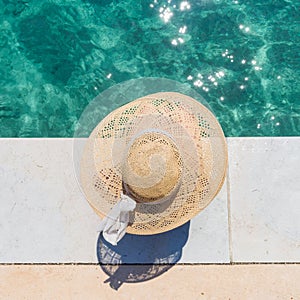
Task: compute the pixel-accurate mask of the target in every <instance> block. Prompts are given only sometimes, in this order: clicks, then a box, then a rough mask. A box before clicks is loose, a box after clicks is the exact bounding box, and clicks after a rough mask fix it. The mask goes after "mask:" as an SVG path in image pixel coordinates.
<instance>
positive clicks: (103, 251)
mask: <svg viewBox="0 0 300 300" xmlns="http://www.w3.org/2000/svg"><path fill="white" fill-rule="evenodd" d="M189 228H190V222H187V223H185V224H184V225H181V226H180V227H178V228H175V229H173V230H170V231H167V232H163V233H160V234H155V235H135V234H126V235H125V236H124V237H123V239H122V240H121V241H120V242H119V243H118V245H117V246H113V245H111V244H110V243H108V242H107V241H106V240H105V239H104V238H103V236H102V233H100V234H99V238H98V242H97V257H98V262H99V264H100V266H101V268H102V270H103V271H104V272H105V273H106V274H107V275H108V276H109V278H108V279H107V280H105V281H104V282H105V283H108V282H109V284H110V287H111V288H113V289H115V290H118V289H119V287H120V286H121V285H122V284H123V283H124V282H128V283H134V282H142V281H146V280H150V279H152V278H155V277H157V276H159V275H161V274H163V273H165V272H166V271H168V270H169V269H170V268H171V267H172V266H173V265H175V264H176V263H177V262H178V261H179V260H180V258H181V255H182V248H183V247H184V245H185V244H186V242H187V239H188V235H189Z"/></svg>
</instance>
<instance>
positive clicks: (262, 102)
mask: <svg viewBox="0 0 300 300" xmlns="http://www.w3.org/2000/svg"><path fill="white" fill-rule="evenodd" d="M299 4H300V1H298V0H297V1H296V0H294V1H293V0H290V1H288V0H285V1H284V0H272V1H271V0H264V1H262V0H261V1H254V0H253V1H243V0H235V1H232V0H190V1H175V0H166V1H160V0H157V1H156V0H150V1H148V0H144V1H141V0H140V1H137V0H122V1H109V0H104V1H100V0H99V1H97V0H74V1H61V0H56V1H50V0H47V1H38V0H2V1H0V62H1V68H0V136H2V137H41V136H43V137H54V136H55V137H71V136H73V133H74V128H75V126H76V123H77V121H78V120H79V118H80V115H81V113H82V112H83V110H84V108H85V107H86V106H87V104H88V103H89V102H90V101H92V100H93V98H94V97H95V96H96V95H97V94H99V93H100V92H102V91H104V90H105V89H107V88H109V87H112V86H114V85H115V84H116V83H120V82H123V81H125V80H129V79H133V78H140V77H162V78H168V79H172V80H176V81H178V82H181V83H186V84H189V85H190V86H191V87H193V88H194V89H195V90H196V91H197V92H198V93H200V94H201V95H202V96H203V97H204V98H205V99H206V101H207V102H208V103H209V105H210V106H211V108H212V109H213V111H214V113H215V114H216V116H217V118H218V119H219V121H220V123H221V125H222V127H223V129H224V132H225V134H226V135H227V136H279V135H280V136H283V135H286V136H287V135H300V84H299V75H300V74H299V73H300V71H299V69H300V68H299V67H300V57H299V53H300V51H299V45H300V29H299V7H300V5H299ZM106 105H107V107H109V106H110V103H106Z"/></svg>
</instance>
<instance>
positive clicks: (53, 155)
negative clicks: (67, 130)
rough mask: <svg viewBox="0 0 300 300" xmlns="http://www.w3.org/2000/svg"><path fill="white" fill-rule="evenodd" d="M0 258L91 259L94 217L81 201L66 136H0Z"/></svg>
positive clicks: (1, 259) (93, 259)
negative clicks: (53, 137)
mask: <svg viewBox="0 0 300 300" xmlns="http://www.w3.org/2000/svg"><path fill="white" fill-rule="evenodd" d="M0 153H1V154H0V184H1V196H0V203H1V210H0V241H1V242H0V262H2V263H10V262H12V263H14V262H22V263H23V262H26V263H30V262H37V263H40V262H43V263H49V262H51V263H56V262H91V261H95V260H96V254H95V240H96V238H97V232H96V230H97V226H98V224H99V219H98V217H97V216H96V215H95V214H94V212H93V210H92V209H91V208H90V206H89V205H88V204H87V202H86V201H85V200H84V198H83V196H82V194H81V192H80V189H79V187H78V185H77V183H76V180H75V176H74V171H73V163H72V139H0Z"/></svg>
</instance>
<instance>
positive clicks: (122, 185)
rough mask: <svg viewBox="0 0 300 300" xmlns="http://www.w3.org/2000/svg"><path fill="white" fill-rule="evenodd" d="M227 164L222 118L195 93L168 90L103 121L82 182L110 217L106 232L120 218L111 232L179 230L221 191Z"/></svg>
mask: <svg viewBox="0 0 300 300" xmlns="http://www.w3.org/2000/svg"><path fill="white" fill-rule="evenodd" d="M226 166H227V147H226V142H225V138H224V134H223V131H222V129H221V126H220V125H219V123H218V121H217V120H216V118H215V117H214V115H213V114H212V113H211V112H210V111H209V110H208V109H207V108H206V107H205V106H203V105H202V104H200V103H199V102H198V101H196V100H194V99H193V98H191V97H188V96H185V95H183V94H179V93H172V92H167V93H165V92H164V93H157V94H152V95H148V96H145V97H142V98H139V99H137V100H135V101H132V102H130V103H128V104H126V105H124V106H122V107H119V108H118V109H116V110H114V111H113V112H112V113H110V114H109V115H108V116H106V117H105V118H104V119H103V120H102V121H101V122H100V123H99V124H98V125H97V126H96V128H95V129H94V130H93V132H92V133H91V135H90V137H89V139H88V140H87V143H86V145H85V149H84V152H83V157H82V161H81V171H80V172H81V174H80V177H81V179H80V180H81V185H82V188H83V191H84V193H85V195H86V198H87V200H88V201H89V203H90V205H91V206H92V207H93V208H94V210H95V211H96V212H97V213H98V214H99V215H100V217H101V218H105V220H106V221H105V224H103V226H102V229H101V230H103V231H105V229H104V227H105V225H106V227H109V225H107V224H108V223H110V226H112V224H115V223H116V222H119V225H118V226H119V227H118V228H116V227H112V228H111V231H114V232H115V231H116V230H121V231H123V233H122V234H121V235H122V236H123V235H124V234H125V231H126V232H128V233H133V234H145V235H147V234H156V233H161V232H164V231H167V230H170V229H173V228H175V227H178V226H180V225H182V224H184V223H185V222H187V221H188V220H190V219H191V218H192V217H194V216H195V215H196V214H198V213H199V212H200V211H201V210H202V209H204V208H205V207H206V206H207V205H208V204H209V203H210V202H211V200H212V199H213V198H214V197H215V196H216V194H217V193H218V192H219V190H220V188H221V186H222V184H223V181H224V178H225V171H226ZM120 222H121V223H122V222H123V223H124V224H125V226H123V227H122V226H121V227H122V228H121V229H120ZM124 224H123V225H124ZM108 231H109V230H108ZM115 242H116V241H115Z"/></svg>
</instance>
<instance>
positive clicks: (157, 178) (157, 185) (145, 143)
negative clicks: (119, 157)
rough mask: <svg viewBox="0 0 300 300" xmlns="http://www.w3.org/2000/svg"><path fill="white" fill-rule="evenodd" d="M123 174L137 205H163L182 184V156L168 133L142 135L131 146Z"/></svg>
mask: <svg viewBox="0 0 300 300" xmlns="http://www.w3.org/2000/svg"><path fill="white" fill-rule="evenodd" d="M122 173H123V174H122V176H123V183H124V187H125V189H126V191H127V192H128V193H129V194H130V195H131V197H133V198H134V199H135V200H136V201H137V202H142V203H157V202H163V201H166V200H168V199H169V198H170V197H172V196H173V195H175V194H176V190H177V189H178V186H179V185H180V178H181V174H182V159H181V155H180V152H179V150H178V148H177V146H176V144H175V143H174V141H173V140H172V138H171V137H170V136H168V135H167V134H164V133H162V132H155V131H153V132H146V133H142V134H141V135H140V136H138V137H136V138H134V140H133V141H132V142H131V143H130V144H129V147H128V151H127V153H126V157H125V159H124V166H123V172H122Z"/></svg>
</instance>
